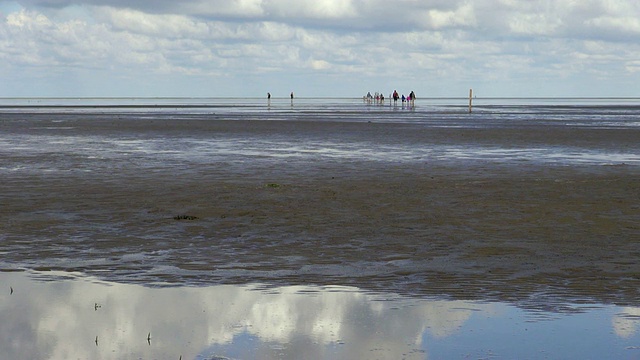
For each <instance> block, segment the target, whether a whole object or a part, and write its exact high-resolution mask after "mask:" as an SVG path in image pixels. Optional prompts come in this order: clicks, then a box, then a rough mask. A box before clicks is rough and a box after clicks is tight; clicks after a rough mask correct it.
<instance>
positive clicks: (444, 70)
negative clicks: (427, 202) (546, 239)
mask: <svg viewBox="0 0 640 360" xmlns="http://www.w3.org/2000/svg"><path fill="white" fill-rule="evenodd" d="M0 62H1V63H2V66H1V67H0V96H1V97H12V96H205V97H206V96H249V97H254V96H265V95H266V92H267V91H269V92H271V93H272V94H273V96H288V95H289V92H291V91H294V92H295V93H296V94H297V95H298V96H303V97H304V96H361V95H363V94H364V93H366V92H367V91H371V92H374V91H381V92H384V93H385V94H388V93H389V92H391V91H392V90H393V89H398V90H399V91H401V92H403V93H408V92H409V91H411V90H414V91H415V92H416V93H417V95H418V97H420V96H422V97H439V96H465V95H466V94H468V89H469V88H473V89H474V92H475V94H476V95H477V96H515V97H520V96H522V97H527V96H640V85H638V84H640V1H638V0H395V1H390V0H313V1H311V0H309V1H307V0H181V1H176V0H18V1H2V0H0Z"/></svg>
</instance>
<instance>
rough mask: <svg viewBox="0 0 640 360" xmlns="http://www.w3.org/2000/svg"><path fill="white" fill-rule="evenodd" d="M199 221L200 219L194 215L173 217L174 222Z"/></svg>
mask: <svg viewBox="0 0 640 360" xmlns="http://www.w3.org/2000/svg"><path fill="white" fill-rule="evenodd" d="M198 219H200V218H199V217H197V216H193V215H176V216H174V217H173V220H198Z"/></svg>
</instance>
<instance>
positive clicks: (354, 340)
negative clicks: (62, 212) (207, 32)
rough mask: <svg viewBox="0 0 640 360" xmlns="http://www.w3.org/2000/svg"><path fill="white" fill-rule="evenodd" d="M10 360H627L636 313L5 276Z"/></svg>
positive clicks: (3, 305) (1, 324)
mask: <svg viewBox="0 0 640 360" xmlns="http://www.w3.org/2000/svg"><path fill="white" fill-rule="evenodd" d="M0 284H2V285H3V289H2V294H0V348H2V349H3V354H4V356H7V358H10V359H27V358H28V359H138V358H140V359H203V360H204V359H207V360H209V359H300V358H305V359H374V358H375V359H464V358H472V359H478V358H492V359H516V358H517V359H527V358H529V359H536V358H553V359H566V358H580V359H586V358H592V359H602V358H608V359H629V358H637V357H638V356H640V335H639V332H640V308H634V307H616V306H595V307H594V306H593V305H591V306H584V305H576V306H575V310H576V311H574V312H573V313H562V314H560V313H543V312H540V311H536V312H533V311H527V310H523V309H519V308H516V307H514V306H511V305H507V304H504V303H486V302H473V301H447V300H439V299H424V298H412V297H404V296H400V295H397V294H391V293H375V294H374V293H369V292H364V291H360V290H359V289H357V288H354V287H343V286H327V287H319V286H314V287H311V286H286V287H269V286H263V285H257V284H256V285H243V286H234V285H216V286H206V287H155V288H154V287H146V286H140V285H131V284H118V283H111V282H105V281H100V280H97V279H95V278H91V277H84V276H82V275H79V274H73V273H61V272H41V273H38V272H3V273H0Z"/></svg>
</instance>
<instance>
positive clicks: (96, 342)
mask: <svg viewBox="0 0 640 360" xmlns="http://www.w3.org/2000/svg"><path fill="white" fill-rule="evenodd" d="M96 346H98V335H96Z"/></svg>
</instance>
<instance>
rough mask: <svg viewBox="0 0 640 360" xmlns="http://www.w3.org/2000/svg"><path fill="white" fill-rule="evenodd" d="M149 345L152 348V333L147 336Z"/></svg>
mask: <svg viewBox="0 0 640 360" xmlns="http://www.w3.org/2000/svg"><path fill="white" fill-rule="evenodd" d="M147 343H148V344H149V346H151V333H149V335H147Z"/></svg>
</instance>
